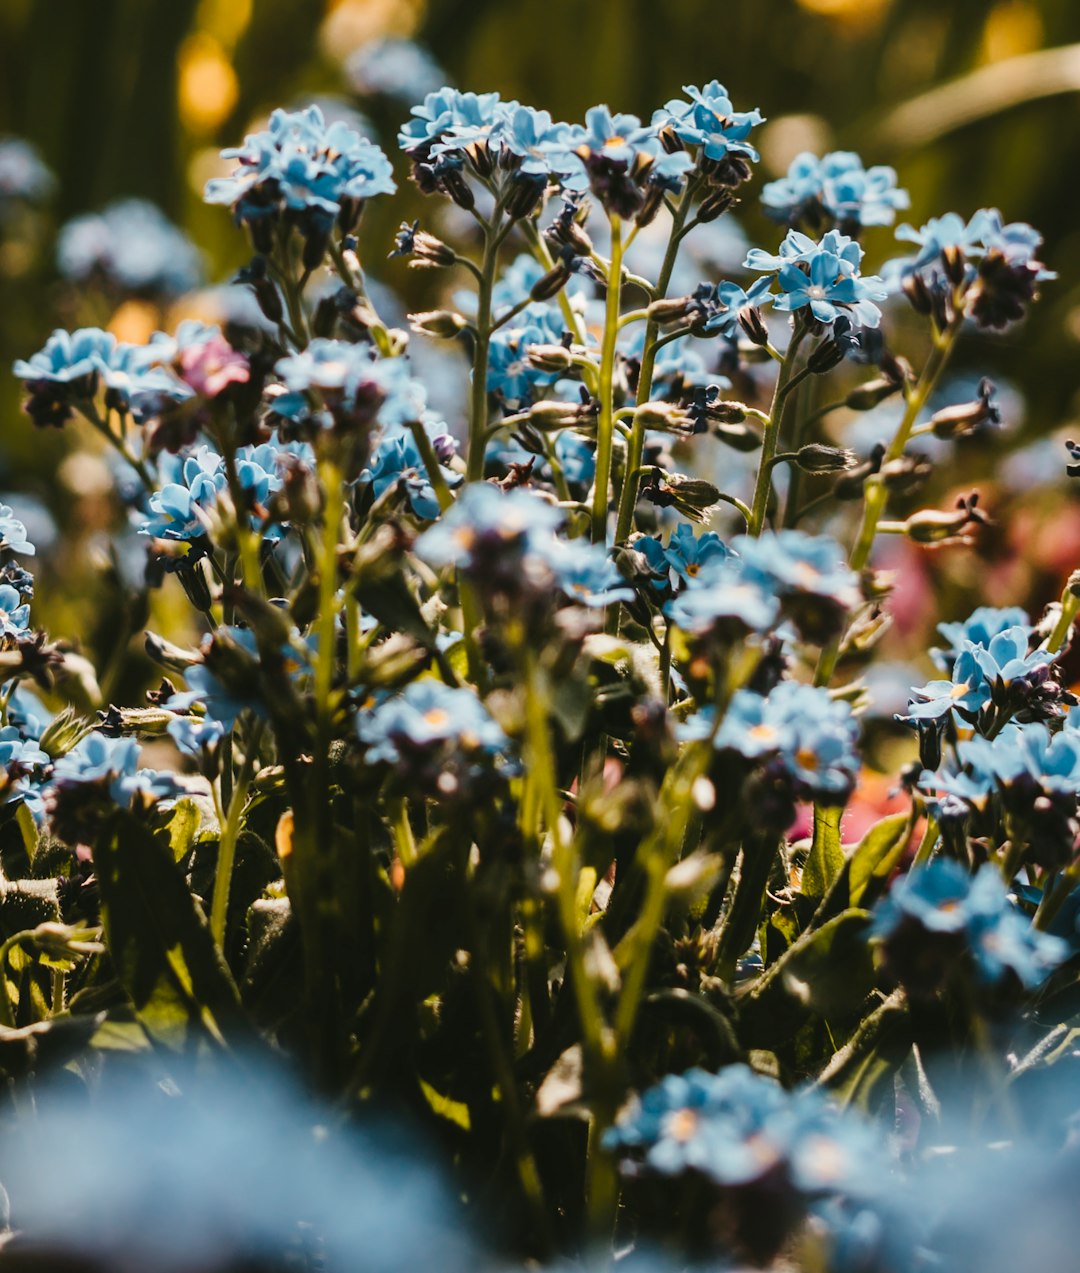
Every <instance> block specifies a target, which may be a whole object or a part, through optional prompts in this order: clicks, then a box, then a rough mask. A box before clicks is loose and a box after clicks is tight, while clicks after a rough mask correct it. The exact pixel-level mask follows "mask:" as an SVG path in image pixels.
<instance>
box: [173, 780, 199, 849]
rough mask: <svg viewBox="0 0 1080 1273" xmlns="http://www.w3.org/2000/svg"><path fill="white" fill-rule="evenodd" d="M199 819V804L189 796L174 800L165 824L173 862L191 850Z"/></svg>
mask: <svg viewBox="0 0 1080 1273" xmlns="http://www.w3.org/2000/svg"><path fill="white" fill-rule="evenodd" d="M200 821H201V818H200V816H199V806H198V805H197V804H196V803H195V801H194V800H192V799H191V798H190V797H189V796H185V797H184V798H183V799H182V800H178V801H177V802H176V805H175V806H174V808H173V814H172V817H171V818H170V819H169V821H168V824H167V826H166V830H167V831H168V833H169V848H170V849H171V850H172V855H173V861H174V862H182V861H183V860H184V858H186V857H187V855H188V854H189V853H190V852H191V849H192V846H193V845H194V843H195V836H196V835H197V833H198V830H199V823H200Z"/></svg>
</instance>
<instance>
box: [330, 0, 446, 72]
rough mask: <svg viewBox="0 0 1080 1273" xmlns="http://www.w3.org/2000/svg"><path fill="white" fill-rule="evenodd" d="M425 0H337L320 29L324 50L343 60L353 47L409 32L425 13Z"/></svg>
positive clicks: (335, 58) (404, 34)
mask: <svg viewBox="0 0 1080 1273" xmlns="http://www.w3.org/2000/svg"><path fill="white" fill-rule="evenodd" d="M424 8H425V0H339V2H338V3H337V4H335V5H334V6H333V7H332V8H331V9H330V10H329V12H328V13H327V15H326V17H325V19H324V20H323V24H322V27H321V29H320V31H319V45H320V47H321V49H322V51H323V53H324V54H325V55H326V56H327V57H329V58H333V60H334V61H335V62H343V61H344V60H345V59H346V58H347V57H348V56H349V54H350V53H352V52H353V50H354V49H358V48H359V47H360V45H362V44H367V42H368V41H369V40H378V39H382V38H384V37H385V36H410V35H412V34H413V33H414V32H415V31H416V28H417V27H418V26H419V25H420V21H421V19H422V18H423V16H424Z"/></svg>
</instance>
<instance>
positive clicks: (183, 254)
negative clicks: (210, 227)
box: [56, 199, 203, 297]
mask: <svg viewBox="0 0 1080 1273" xmlns="http://www.w3.org/2000/svg"><path fill="white" fill-rule="evenodd" d="M56 259H57V264H58V265H59V267H60V273H61V274H62V275H63V276H64V277H65V278H66V279H69V280H70V281H71V282H75V283H84V282H86V281H87V280H88V279H91V278H94V277H97V276H100V277H101V278H103V279H104V280H105V281H106V282H107V283H108V284H110V285H111V286H113V287H115V288H118V289H120V290H121V291H124V292H130V293H134V294H138V295H155V296H166V297H169V296H179V295H180V294H181V293H183V292H188V291H190V290H191V289H192V288H194V287H198V286H199V284H200V283H201V282H202V276H203V266H202V254H201V253H200V252H199V250H198V248H196V247H195V245H194V244H193V243H192V242H191V240H190V239H189V238H188V237H187V235H186V234H185V233H184V232H183V230H181V229H180V228H179V227H178V226H175V225H173V223H172V222H171V221H170V220H169V219H168V217H166V216H165V214H164V213H163V212H162V211H161V209H160V208H159V207H158V206H157V204H154V203H149V202H147V200H145V199H122V200H120V201H119V202H117V203H113V204H110V205H109V207H107V208H106V209H105V210H104V211H103V212H91V213H87V214H85V215H84V216H79V217H75V218H74V219H73V220H71V221H69V222H68V223H67V224H66V225H65V226H64V227H63V228H62V229H61V231H60V235H59V238H58V239H57V244H56Z"/></svg>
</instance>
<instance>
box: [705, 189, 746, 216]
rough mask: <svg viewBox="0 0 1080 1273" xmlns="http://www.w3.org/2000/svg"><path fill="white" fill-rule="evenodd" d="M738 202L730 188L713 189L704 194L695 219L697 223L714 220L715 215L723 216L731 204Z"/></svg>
mask: <svg viewBox="0 0 1080 1273" xmlns="http://www.w3.org/2000/svg"><path fill="white" fill-rule="evenodd" d="M736 203H738V200H737V199H736V198H735V193H734V191H732V190H730V189H721V190H714V191H713V192H712V193H711V194H708V195H706V196H705V198H704V199H702V201H701V203H700V204H699V206H698V210H697V219H698V222H699V223H704V222H706V221H715V220H716V218H717V217H720V216H723V214H724V213H725V212H727V210H728V208H730V207H731V206H732V205H733V204H736Z"/></svg>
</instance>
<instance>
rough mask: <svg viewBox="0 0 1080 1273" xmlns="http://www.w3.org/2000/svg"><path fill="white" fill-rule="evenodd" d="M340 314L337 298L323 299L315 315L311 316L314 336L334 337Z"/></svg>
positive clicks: (327, 297)
mask: <svg viewBox="0 0 1080 1273" xmlns="http://www.w3.org/2000/svg"><path fill="white" fill-rule="evenodd" d="M340 314H341V311H340V310H339V309H338V303H337V298H336V297H335V296H323V297H321V298H320V299H319V302H318V304H317V305H316V306H315V313H314V314H313V315H312V316H311V331H312V335H315V336H332V335H333V333H334V327H335V325H336V324H337V320H338V318H339V316H340Z"/></svg>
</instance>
